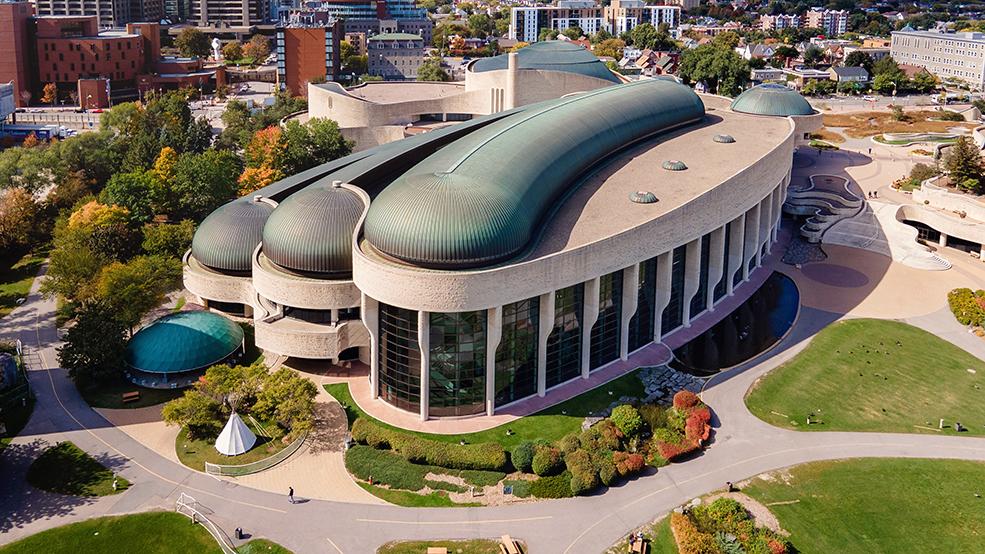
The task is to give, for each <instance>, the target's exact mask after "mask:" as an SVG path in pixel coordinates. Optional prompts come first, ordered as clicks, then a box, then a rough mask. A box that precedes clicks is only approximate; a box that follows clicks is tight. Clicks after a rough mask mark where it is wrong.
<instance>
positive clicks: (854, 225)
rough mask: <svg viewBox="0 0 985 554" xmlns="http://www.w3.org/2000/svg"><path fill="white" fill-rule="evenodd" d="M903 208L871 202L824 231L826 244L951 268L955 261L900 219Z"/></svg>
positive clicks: (921, 265)
mask: <svg viewBox="0 0 985 554" xmlns="http://www.w3.org/2000/svg"><path fill="white" fill-rule="evenodd" d="M900 208H901V206H899V205H898V204H888V203H885V202H878V201H876V202H872V201H869V202H868V203H867V204H866V206H865V208H864V209H863V210H862V211H861V212H859V213H858V214H857V215H855V216H853V217H850V218H847V219H843V220H841V221H838V222H836V223H835V224H834V225H832V226H831V227H830V228H829V229H828V230H827V232H826V233H825V234H824V244H837V245H840V246H848V247H851V248H861V249H864V250H869V251H871V252H875V253H878V254H882V255H884V256H888V257H890V258H892V259H893V261H895V262H899V263H901V264H904V265H906V266H909V267H912V268H916V269H924V270H928V271H943V270H946V269H950V268H951V262H949V261H947V259H945V258H943V257H941V256H940V255H938V254H937V253H935V252H932V251H931V250H930V249H929V248H927V247H926V246H924V245H922V244H920V243H919V242H917V230H916V228H914V227H911V226H910V225H907V224H905V223H903V222H901V221H899V220H898V219H897V217H896V213H897V212H898V211H899V210H900Z"/></svg>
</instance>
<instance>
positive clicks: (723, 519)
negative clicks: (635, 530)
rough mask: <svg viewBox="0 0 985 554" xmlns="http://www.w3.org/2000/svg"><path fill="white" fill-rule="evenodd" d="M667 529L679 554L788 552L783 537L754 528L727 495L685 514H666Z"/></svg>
mask: <svg viewBox="0 0 985 554" xmlns="http://www.w3.org/2000/svg"><path fill="white" fill-rule="evenodd" d="M670 528H671V530H672V531H673V533H674V540H675V541H676V543H677V549H678V551H680V553H681V554H698V553H705V552H757V553H758V552H761V553H764V554H765V553H769V554H786V553H787V552H790V551H791V548H790V543H789V542H788V541H787V540H786V539H785V538H784V537H782V536H780V535H779V534H778V533H776V532H774V531H772V530H770V529H767V528H765V527H756V523H755V521H753V519H752V518H751V517H750V516H749V512H747V511H746V509H745V508H743V507H742V505H741V504H739V503H738V502H736V501H735V500H733V499H731V498H719V499H717V500H715V501H714V502H712V503H711V504H702V505H700V506H695V507H694V508H691V509H690V510H688V511H687V512H686V513H676V512H675V513H673V514H671V516H670Z"/></svg>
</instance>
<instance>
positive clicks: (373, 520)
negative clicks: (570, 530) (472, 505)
mask: <svg viewBox="0 0 985 554" xmlns="http://www.w3.org/2000/svg"><path fill="white" fill-rule="evenodd" d="M545 519H554V516H535V517H521V518H515V519H477V520H466V521H401V520H398V519H356V521H359V522H362V523H400V524H404V525H471V524H475V523H481V524H486V523H520V522H523V521H543V520H545Z"/></svg>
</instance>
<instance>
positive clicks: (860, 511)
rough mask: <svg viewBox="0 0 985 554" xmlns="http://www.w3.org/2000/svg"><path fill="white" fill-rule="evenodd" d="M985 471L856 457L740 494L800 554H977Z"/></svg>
mask: <svg viewBox="0 0 985 554" xmlns="http://www.w3.org/2000/svg"><path fill="white" fill-rule="evenodd" d="M982 475H985V465H983V464H981V463H979V462H968V461H956V460H914V459H855V460H841V461H833V462H818V463H811V464H805V465H802V466H796V467H794V468H792V469H790V470H786V471H781V472H778V473H774V474H773V478H771V479H770V480H763V479H754V480H753V481H752V483H751V484H750V485H747V486H745V487H744V488H743V492H745V493H746V494H748V495H750V496H752V497H753V498H755V499H757V500H759V501H760V502H762V503H764V504H766V505H767V506H769V508H770V510H771V511H772V512H773V513H774V514H775V515H776V516H777V518H778V519H779V521H780V525H781V526H782V527H783V528H784V529H786V530H787V531H789V532H790V533H791V535H790V540H791V542H792V543H793V545H794V546H795V547H796V548H797V549H798V551H799V552H802V553H804V554H810V553H814V552H817V553H830V552H838V553H840V554H853V553H858V554H863V553H864V554H868V553H871V552H981V551H982V536H983V535H985V499H983V498H977V497H976V496H975V494H976V493H985V490H983V487H982Z"/></svg>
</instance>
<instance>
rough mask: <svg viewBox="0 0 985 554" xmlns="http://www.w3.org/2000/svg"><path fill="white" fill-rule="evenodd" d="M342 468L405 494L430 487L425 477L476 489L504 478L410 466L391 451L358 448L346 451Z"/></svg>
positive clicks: (496, 473) (486, 473)
mask: <svg viewBox="0 0 985 554" xmlns="http://www.w3.org/2000/svg"><path fill="white" fill-rule="evenodd" d="M345 467H346V469H347V470H349V473H351V474H353V475H355V476H356V477H357V478H359V479H362V480H363V481H369V479H370V478H371V477H372V479H373V482H374V483H377V484H380V485H386V486H388V487H390V488H395V489H404V490H408V491H418V490H421V489H423V488H424V487H425V486H431V483H430V482H429V481H428V479H427V478H426V476H427V474H428V473H433V474H435V475H449V476H452V477H461V478H462V479H464V480H465V482H466V483H469V484H470V485H474V486H476V487H484V486H491V485H495V484H496V483H498V482H500V481H501V480H502V479H503V478H504V477H506V474H505V473H502V472H499V471H480V470H474V469H448V468H444V467H437V466H429V465H424V464H413V463H411V462H408V461H407V460H405V459H404V458H403V456H401V455H400V454H397V453H396V452H393V451H391V450H377V449H375V448H373V447H371V446H365V445H361V444H357V445H355V446H353V447H352V448H350V449H349V450H348V451H346V453H345ZM439 486H440V485H439ZM432 488H434V487H432Z"/></svg>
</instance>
